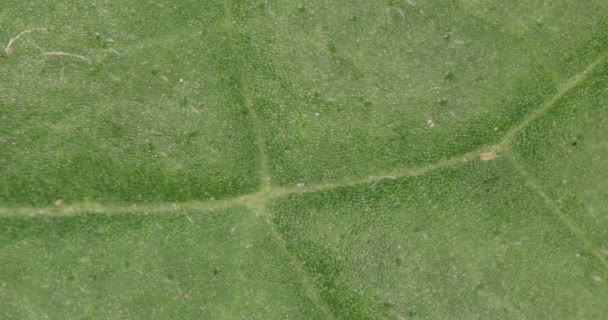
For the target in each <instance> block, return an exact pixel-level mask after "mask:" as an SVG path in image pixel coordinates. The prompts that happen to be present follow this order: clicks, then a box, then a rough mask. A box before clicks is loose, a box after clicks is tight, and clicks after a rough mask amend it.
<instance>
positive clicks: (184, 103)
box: [179, 98, 189, 108]
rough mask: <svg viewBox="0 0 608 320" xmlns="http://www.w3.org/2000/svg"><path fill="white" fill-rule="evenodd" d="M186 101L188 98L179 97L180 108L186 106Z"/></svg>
mask: <svg viewBox="0 0 608 320" xmlns="http://www.w3.org/2000/svg"><path fill="white" fill-rule="evenodd" d="M188 102H189V101H188V98H181V99H180V100H179V106H180V107H181V108H185V107H187V106H188Z"/></svg>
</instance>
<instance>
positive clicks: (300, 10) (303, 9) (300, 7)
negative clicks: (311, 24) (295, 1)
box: [297, 4, 306, 13]
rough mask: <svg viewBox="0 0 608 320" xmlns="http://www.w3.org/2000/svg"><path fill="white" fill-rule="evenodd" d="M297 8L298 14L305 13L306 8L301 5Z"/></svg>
mask: <svg viewBox="0 0 608 320" xmlns="http://www.w3.org/2000/svg"><path fill="white" fill-rule="evenodd" d="M297 8H298V12H300V13H304V12H306V7H305V6H304V5H302V4H300V5H298V7H297Z"/></svg>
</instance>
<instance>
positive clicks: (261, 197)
mask: <svg viewBox="0 0 608 320" xmlns="http://www.w3.org/2000/svg"><path fill="white" fill-rule="evenodd" d="M229 1H230V0H224V10H225V12H226V20H227V21H226V22H227V27H228V30H229V32H230V44H231V45H232V46H233V47H235V49H237V48H236V47H237V46H236V45H235V43H234V39H233V37H232V33H233V29H234V17H233V15H232V8H231V5H230V3H229ZM235 52H236V50H235ZM237 59H238V64H240V65H242V64H243V62H242V60H241V57H240V55H239V54H238V53H237ZM242 69H243V68H238V70H237V77H238V82H239V84H238V85H239V88H240V90H241V92H242V96H243V100H244V103H245V107H246V108H247V110H248V111H249V112H248V113H249V117H250V121H251V125H252V127H253V130H254V133H255V143H256V145H257V149H258V154H259V161H260V164H259V165H260V168H259V179H260V190H259V191H258V192H257V193H256V194H254V195H253V196H243V197H239V198H238V199H239V200H240V201H241V202H243V203H244V204H246V205H248V206H249V207H250V208H251V210H252V211H254V212H256V214H260V215H262V217H263V218H265V219H266V220H267V222H268V225H269V227H270V231H271V233H272V235H273V237H272V238H274V239H275V240H276V241H278V242H279V244H278V245H279V247H280V248H281V249H282V250H283V251H284V254H285V255H286V258H287V259H288V261H289V262H290V264H291V265H292V266H293V270H294V271H295V272H296V274H298V275H299V277H300V283H301V284H302V286H303V287H304V291H305V292H306V294H307V296H308V298H309V299H310V301H311V302H312V303H313V304H315V305H316V306H317V307H318V308H319V309H320V311H321V312H323V313H324V314H325V316H326V317H327V319H335V316H334V315H333V313H332V312H331V309H330V307H329V305H328V304H327V302H326V301H325V300H323V299H322V298H321V296H319V294H318V292H317V291H318V290H317V289H316V288H315V286H314V283H313V282H312V281H311V279H310V277H309V275H308V272H306V270H304V268H303V266H302V262H301V261H300V260H299V259H298V258H297V257H295V256H294V255H292V254H291V252H290V251H289V250H287V244H286V243H285V240H284V239H283V238H282V236H281V234H280V233H279V232H278V230H277V229H276V226H275V224H274V222H273V221H272V217H270V214H269V213H268V211H267V206H266V205H267V203H268V199H269V197H270V196H271V193H270V192H271V185H270V171H269V166H268V163H269V162H268V161H269V159H268V155H267V153H266V146H265V142H264V138H263V132H262V126H261V123H260V121H259V119H258V115H257V113H256V110H255V108H254V106H253V103H252V102H251V101H250V100H249V95H248V94H247V83H246V82H245V81H244V77H243V73H242Z"/></svg>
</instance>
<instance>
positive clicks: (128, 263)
mask: <svg viewBox="0 0 608 320" xmlns="http://www.w3.org/2000/svg"><path fill="white" fill-rule="evenodd" d="M130 266H131V263H130V262H129V261H127V260H125V268H129V267H130Z"/></svg>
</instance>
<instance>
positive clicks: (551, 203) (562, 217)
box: [506, 155, 608, 270]
mask: <svg viewBox="0 0 608 320" xmlns="http://www.w3.org/2000/svg"><path fill="white" fill-rule="evenodd" d="M506 158H507V159H509V161H510V162H511V163H512V164H513V167H514V168H515V169H516V170H517V171H519V173H520V174H521V175H522V177H523V178H524V179H525V180H526V182H527V184H528V186H530V188H531V189H532V190H534V191H535V192H536V193H537V194H538V195H539V196H540V197H541V198H543V200H544V201H545V203H546V204H547V206H548V207H549V208H550V209H551V210H552V211H553V212H554V213H555V215H556V216H557V217H558V219H559V221H560V222H561V223H562V224H563V225H564V226H566V227H567V228H568V229H569V230H570V231H571V232H572V233H573V234H574V236H575V237H576V239H577V240H578V241H580V242H581V243H582V244H583V246H584V248H585V249H586V250H587V251H589V253H591V254H593V256H595V257H596V258H598V259H599V260H600V262H601V264H602V265H603V266H604V267H605V268H606V269H607V270H608V261H606V260H605V259H604V257H603V256H602V255H601V253H600V251H599V250H597V249H596V248H595V246H594V245H593V242H591V240H589V239H588V238H587V236H586V235H585V233H584V232H583V231H582V230H581V229H580V228H579V227H578V226H577V224H576V223H575V222H574V221H573V220H572V219H571V218H570V217H569V216H568V215H567V214H566V213H565V212H564V211H563V210H562V209H561V208H560V206H559V205H558V204H557V203H556V202H555V200H553V199H552V198H551V197H549V196H548V195H547V193H545V191H544V190H543V188H542V187H541V186H540V185H539V184H538V183H537V181H536V179H535V178H534V177H533V176H532V175H530V174H529V173H528V171H527V170H526V169H524V168H523V167H522V166H521V165H520V164H519V163H518V162H517V161H515V159H513V158H512V156H510V155H507V156H506Z"/></svg>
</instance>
